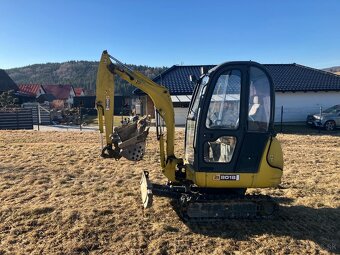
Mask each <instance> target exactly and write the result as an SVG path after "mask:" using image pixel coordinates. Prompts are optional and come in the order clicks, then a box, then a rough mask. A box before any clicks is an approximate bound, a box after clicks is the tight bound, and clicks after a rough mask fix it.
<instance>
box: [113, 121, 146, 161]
mask: <svg viewBox="0 0 340 255" xmlns="http://www.w3.org/2000/svg"><path fill="white" fill-rule="evenodd" d="M147 126H148V121H147V118H146V117H144V118H142V119H141V120H139V121H136V122H134V123H132V124H127V125H124V126H120V127H116V128H115V133H116V134H117V135H118V137H119V139H120V141H121V143H119V144H118V147H119V149H120V150H121V151H120V155H121V156H122V157H124V158H126V159H128V160H132V161H138V160H141V159H142V158H143V156H144V153H145V145H146V138H147V136H148V134H149V127H147ZM118 137H117V138H118Z"/></svg>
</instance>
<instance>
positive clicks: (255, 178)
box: [186, 137, 283, 188]
mask: <svg viewBox="0 0 340 255" xmlns="http://www.w3.org/2000/svg"><path fill="white" fill-rule="evenodd" d="M282 170H283V155H282V149H281V145H280V142H279V141H278V140H277V139H276V138H275V137H272V138H270V139H269V140H268V142H267V145H266V148H265V150H264V152H263V155H262V158H261V162H260V164H259V169H258V171H257V172H256V173H238V172H237V171H235V172H233V173H226V172H223V173H222V172H218V173H217V172H216V173H215V172H197V171H195V170H194V169H193V168H192V166H191V165H190V164H186V173H187V179H189V180H192V181H193V182H194V183H195V184H196V185H197V186H199V187H205V188H266V187H276V186H277V185H279V184H280V182H281V177H282Z"/></svg>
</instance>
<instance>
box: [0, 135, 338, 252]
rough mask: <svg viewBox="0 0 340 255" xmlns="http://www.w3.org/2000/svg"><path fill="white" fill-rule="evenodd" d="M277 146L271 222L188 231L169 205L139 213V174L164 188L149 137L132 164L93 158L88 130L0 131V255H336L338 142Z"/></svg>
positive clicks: (324, 139)
mask: <svg viewBox="0 0 340 255" xmlns="http://www.w3.org/2000/svg"><path fill="white" fill-rule="evenodd" d="M183 137H184V133H183V131H179V132H177V138H176V149H177V154H178V155H183V152H182V150H183ZM278 138H279V140H280V141H281V142H282V147H283V151H284V160H285V169H284V177H283V182H282V184H281V185H280V187H279V188H276V189H263V190H261V193H262V194H269V195H271V196H272V197H274V199H275V200H276V201H277V202H279V203H280V206H281V209H280V215H279V216H278V217H277V218H275V219H270V220H258V221H255V220H252V221H251V220H248V221H245V220H230V221H227V222H225V223H220V224H211V225H208V224H200V225H198V224H193V225H190V224H186V223H184V222H182V221H181V220H180V219H179V217H178V215H177V214H176V212H175V210H174V209H173V208H172V206H171V204H170V201H169V199H166V198H155V199H154V205H153V207H152V208H151V209H148V210H146V211H143V210H142V208H141V204H140V195H139V179H140V176H141V171H142V170H148V171H149V172H150V178H151V180H152V181H153V182H158V183H162V182H164V181H165V179H164V178H163V176H162V175H161V173H160V166H159V158H158V155H159V153H158V145H157V141H156V139H155V134H154V133H151V135H150V137H149V138H148V150H147V154H146V156H145V160H143V161H141V162H137V163H135V162H130V161H127V160H125V159H122V160H120V161H115V160H112V159H102V158H100V156H99V154H100V148H99V147H100V141H99V135H98V134H97V133H96V132H83V133H82V132H38V131H0V203H1V205H0V254H332V253H333V254H337V253H338V254H339V253H340V208H339V206H340V200H339V197H340V184H339V183H340V171H339V170H340V136H339V135H336V134H333V135H318V134H315V135H293V134H289V135H288V134H283V135H282V134H280V135H278ZM250 191H251V192H253V191H254V190H250Z"/></svg>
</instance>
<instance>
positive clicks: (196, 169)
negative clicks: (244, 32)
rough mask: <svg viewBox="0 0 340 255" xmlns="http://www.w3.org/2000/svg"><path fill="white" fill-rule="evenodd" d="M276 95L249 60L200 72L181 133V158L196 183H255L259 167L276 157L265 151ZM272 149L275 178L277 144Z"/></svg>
mask: <svg viewBox="0 0 340 255" xmlns="http://www.w3.org/2000/svg"><path fill="white" fill-rule="evenodd" d="M274 98H275V95H274V85H273V81H272V79H271V77H270V75H269V74H268V72H267V71H266V69H265V68H264V67H263V66H262V65H260V64H258V63H255V62H252V61H247V62H228V63H225V64H222V65H219V66H217V67H215V68H213V69H211V70H210V71H209V72H207V73H206V74H203V75H202V76H201V78H200V79H199V80H198V83H197V86H196V88H195V90H194V94H193V98H192V101H191V105H190V106H189V112H188V117H187V121H186V131H185V132H186V135H185V162H186V164H187V166H188V167H187V168H188V170H189V172H191V175H193V176H194V177H193V178H192V179H193V180H194V183H195V184H197V185H198V186H201V187H207V188H217V187H220V188H221V187H222V188H223V187H225V188H233V187H235V188H247V187H252V186H254V187H255V186H258V185H259V184H257V183H256V180H255V179H256V178H255V174H258V173H259V172H260V168H261V167H260V166H262V167H263V166H264V165H265V164H266V163H267V164H268V165H269V166H270V162H269V161H274V160H273V158H266V154H267V153H265V149H266V148H268V147H270V146H271V145H272V141H273V138H274V136H275V132H274V128H273V122H274V110H275V102H274ZM274 143H275V142H274ZM275 152H276V155H275V157H276V158H277V159H276V160H275V162H273V166H274V168H275V169H274V172H275V174H274V175H275V176H277V177H279V176H280V174H281V169H282V167H281V160H282V153H279V152H277V148H276V149H275ZM273 155H274V152H273V153H272V154H271V157H274V156H273ZM264 159H265V160H264ZM263 161H265V162H263ZM279 161H280V162H279ZM262 170H263V168H262ZM200 173H204V174H200ZM271 175H272V174H269V176H271ZM280 177H281V176H280ZM280 177H279V178H277V179H276V180H274V179H275V178H274V179H271V180H269V179H268V181H269V182H270V183H267V185H269V186H272V185H274V183H275V182H277V183H278V182H279V181H280ZM263 185H265V184H263Z"/></svg>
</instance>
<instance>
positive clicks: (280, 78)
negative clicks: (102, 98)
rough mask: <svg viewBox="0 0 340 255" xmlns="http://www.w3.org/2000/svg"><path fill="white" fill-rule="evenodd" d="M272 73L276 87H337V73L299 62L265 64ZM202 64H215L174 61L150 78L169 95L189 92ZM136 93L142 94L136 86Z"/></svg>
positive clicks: (279, 89)
mask: <svg viewBox="0 0 340 255" xmlns="http://www.w3.org/2000/svg"><path fill="white" fill-rule="evenodd" d="M264 66H265V68H267V70H268V72H269V73H270V74H271V76H272V78H273V81H274V86H275V91H277V92H289V91H292V92H297V91H340V75H336V74H333V73H329V72H326V71H322V70H319V69H314V68H311V67H307V66H303V65H299V64H264ZM201 67H204V68H207V69H211V68H213V67H215V66H214V65H193V66H178V65H174V66H172V67H170V68H169V69H167V70H166V71H164V72H163V73H161V74H160V75H158V76H156V77H155V78H154V79H153V81H155V82H156V83H158V84H162V85H164V86H165V87H167V88H168V89H169V91H170V94H171V95H189V94H192V92H193V89H194V83H193V82H191V81H190V80H189V75H190V74H193V75H195V76H196V77H199V76H200V69H201ZM135 94H143V93H142V91H140V90H135Z"/></svg>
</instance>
